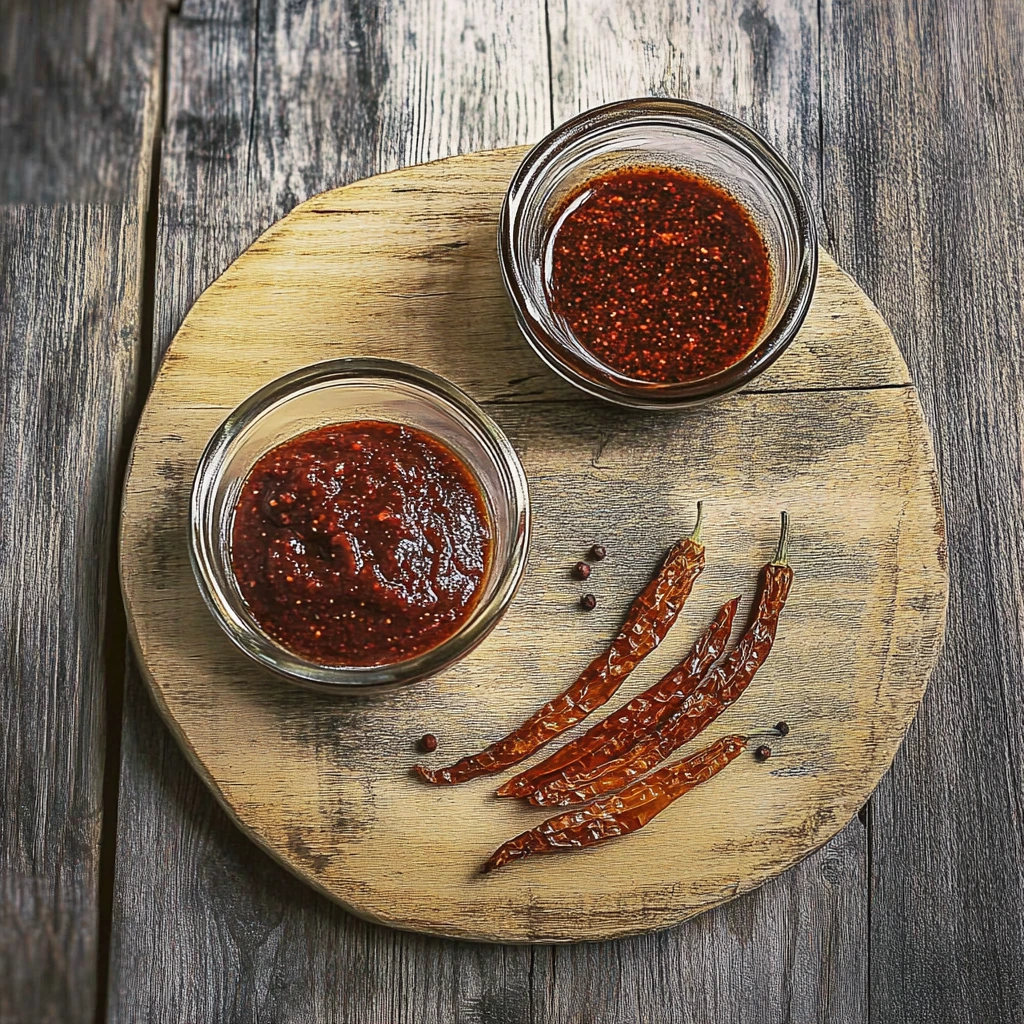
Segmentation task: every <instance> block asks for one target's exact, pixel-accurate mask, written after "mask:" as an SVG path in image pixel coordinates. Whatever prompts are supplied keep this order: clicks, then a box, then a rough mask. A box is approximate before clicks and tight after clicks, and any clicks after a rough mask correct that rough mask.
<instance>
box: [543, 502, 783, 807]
mask: <svg viewBox="0 0 1024 1024" xmlns="http://www.w3.org/2000/svg"><path fill="white" fill-rule="evenodd" d="M788 546H789V516H788V515H787V514H786V513H785V512H783V513H782V533H781V536H780V537H779V546H778V550H777V551H776V554H775V558H774V560H773V561H771V562H769V563H768V565H766V566H765V567H764V569H763V570H762V577H761V593H760V597H759V600H758V607H757V614H756V615H755V616H754V621H753V623H752V624H751V626H750V628H749V629H748V630H747V632H746V633H745V634H744V636H743V639H742V640H740V642H739V644H738V645H737V647H736V650H735V651H733V653H732V654H730V655H729V657H728V658H726V659H725V661H724V662H723V663H722V664H721V665H719V666H718V667H716V668H713V669H711V671H710V672H708V673H707V675H705V676H704V678H703V679H702V680H701V681H700V684H699V686H698V687H697V688H696V689H695V690H693V691H692V692H691V693H689V694H687V695H685V696H682V697H679V698H676V699H674V700H673V701H671V702H669V705H668V706H667V713H666V714H665V715H664V716H663V718H662V721H661V722H660V723H659V724H658V726H657V727H656V728H655V729H653V730H652V731H650V732H649V733H648V734H647V735H645V736H644V737H642V738H641V739H639V740H638V741H637V742H636V743H635V744H634V746H633V747H632V748H631V749H629V750H628V751H626V752H625V753H623V754H621V755H619V756H618V757H614V758H612V759H610V760H606V761H604V762H603V763H599V764H594V765H587V766H584V765H580V764H577V765H573V766H570V767H569V768H567V769H565V770H563V771H562V772H560V773H558V774H557V775H555V776H554V777H552V778H551V780H550V781H549V782H546V783H545V784H544V785H543V786H538V787H537V788H536V789H535V790H534V792H533V793H531V794H530V795H529V796H528V797H527V799H528V800H529V801H530V803H532V804H535V805H537V806H545V807H546V806H556V807H558V806H561V807H564V806H568V805H571V804H579V803H585V802H586V801H588V800H592V799H594V797H596V796H600V795H601V794H602V793H609V792H613V791H615V790H617V789H621V788H622V787H623V786H627V785H629V783H631V782H632V781H633V780H634V779H637V778H639V777H640V776H641V775H644V774H645V773H647V772H649V771H650V770H651V769H652V768H654V767H655V766H656V765H658V764H660V763H661V762H662V761H664V760H665V758H666V757H668V756H669V755H670V754H672V752H673V751H675V750H678V749H679V747H681V746H682V745H683V744H684V743H688V742H689V741H690V740H691V739H693V738H694V737H695V736H697V735H698V734H699V733H701V732H703V730H704V729H706V728H707V727H708V726H709V725H710V724H711V723H712V722H713V721H714V720H715V719H716V718H717V717H718V716H719V715H720V714H721V713H722V712H723V711H724V710H725V709H726V708H727V707H728V706H729V705H730V704H732V703H733V702H735V701H736V700H737V699H738V698H739V697H740V695H741V694H742V693H743V691H744V690H745V689H746V688H747V686H749V685H750V682H751V680H752V679H753V678H754V675H755V674H756V673H757V671H758V669H759V668H760V667H761V666H762V665H763V664H764V662H765V659H766V658H767V657H768V654H769V653H770V652H771V649H772V644H773V642H774V640H775V631H776V629H777V628H778V624H779V615H780V614H781V612H782V609H783V608H784V607H785V604H786V598H787V597H788V595H789V590H790V587H791V586H792V583H793V570H792V569H791V568H790V567H789V565H788V564H787V555H788Z"/></svg>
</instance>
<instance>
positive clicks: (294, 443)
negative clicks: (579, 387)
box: [231, 420, 491, 666]
mask: <svg viewBox="0 0 1024 1024" xmlns="http://www.w3.org/2000/svg"><path fill="white" fill-rule="evenodd" d="M231 550H232V555H231V558H232V568H233V569H234V573H235V576H236V578H237V579H238V583H239V586H240V588H241V590H242V593H243V595H244V597H245V601H246V603H247V604H248V606H249V608H250V610H251V611H252V614H253V616H254V618H255V619H256V621H257V622H258V623H259V625H260V627H261V628H262V629H263V630H264V632H266V633H267V634H269V635H270V636H271V637H273V638H274V639H275V640H277V641H278V643H280V644H282V645H283V646H284V647H287V648H288V649H289V650H291V651H294V652H295V653H297V654H299V655H301V656H303V657H305V658H308V659H310V660H312V661H316V662H319V663H320V664H324V665H352V666H368V665H388V664H393V663H394V662H397V661H403V660H405V659H407V658H411V657H413V656H415V655H417V654H422V653H423V652H425V651H428V650H431V649H433V648H435V647H437V646H438V645H439V644H441V643H443V642H444V641H445V640H447V639H448V638H449V637H450V636H452V635H453V634H454V633H455V632H457V631H458V629H459V627H460V626H461V625H462V623H463V622H465V620H466V619H467V618H468V617H469V615H470V614H471V612H472V611H473V608H474V607H475V605H476V603H477V599H478V597H479V595H480V591H481V589H482V586H483V582H484V579H485V577H486V574H487V570H488V567H489V563H490V557H491V525H490V521H489V519H488V516H487V510H486V503H485V501H484V498H483V495H482V494H481V493H480V488H479V485H478V484H477V482H476V480H475V478H474V477H473V474H472V473H471V471H470V470H469V469H468V468H467V467H466V465H465V464H464V463H463V462H462V461H461V459H460V458H459V457H458V456H457V455H456V454H455V453H454V452H453V451H451V449H449V448H448V447H447V446H445V445H444V444H442V443H441V442H440V441H438V440H437V439H436V438H434V437H431V436H430V435H429V434H425V433H423V432H422V431H419V430H416V429H414V428H412V427H408V426H403V425H400V424H397V423H383V422H378V421H375V420H364V421H359V422H352V423H336V424H332V425H330V426H326V427H321V428H319V429H317V430H312V431H309V432H308V433H305V434H301V435H299V436H298V437H295V438H292V439H291V440H290V441H286V442H285V443H284V444H281V445H279V446H278V447H277V448H274V449H272V450H271V451H269V452H267V454H266V455H264V456H263V457H262V458H261V459H260V460H259V461H258V462H257V463H256V465H255V466H254V467H253V468H252V471H251V472H250V474H249V476H248V478H247V479H246V481H245V485H244V487H243V488H242V493H241V497H240V498H239V500H238V504H237V506H236V508H235V519H234V525H233V527H232V549H231Z"/></svg>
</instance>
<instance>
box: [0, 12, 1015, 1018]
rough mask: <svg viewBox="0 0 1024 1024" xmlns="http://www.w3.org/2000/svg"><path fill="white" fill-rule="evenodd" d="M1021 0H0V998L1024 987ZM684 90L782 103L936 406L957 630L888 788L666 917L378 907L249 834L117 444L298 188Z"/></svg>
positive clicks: (238, 1001) (165, 1014) (777, 1011)
mask: <svg viewBox="0 0 1024 1024" xmlns="http://www.w3.org/2000/svg"><path fill="white" fill-rule="evenodd" d="M1022 51H1024V8H1022V7H1021V5H1020V4H1019V3H1017V2H1015V0H922V2H921V3H918V4H914V3H911V2H909V0H905V2H904V3H890V2H882V0H851V2H848V3H842V2H839V0H768V2H767V3H765V4H762V3H759V2H757V0H749V2H747V3H745V4H744V3H738V2H733V0H706V2H703V3H685V2H682V0H680V2H679V3H676V2H674V0H617V2H616V0H579V2H572V0H566V2H561V3H555V2H552V0H547V2H541V0H346V2H344V3H342V2H339V0H322V2H317V0H184V2H183V3H182V4H181V6H180V8H178V9H174V8H169V7H165V6H164V5H162V4H161V3H160V2H159V0H134V2H130V0H78V2H71V0H67V2H64V3H60V2H54V0H49V2H45V0H4V2H2V3H0V203H2V205H0V339H2V347H0V377H2V394H3V404H2V409H0V416H2V431H3V432H2V444H3V447H2V456H0V459H2V461H0V472H2V477H0V479H2V481H3V484H2V490H0V502H2V505H0V507H2V515H0V537H2V557H0V592H2V600H0V617H2V618H0V649H2V667H0V672H2V677H0V764H2V778H0V793H2V796H0V1022H4V1024H6V1022H19V1024H20V1022H26V1024H34V1022H36V1021H60V1022H74V1021H86V1020H93V1019H95V1020H102V1019H110V1020H116V1021H128V1020H139V1021H164V1020H166V1021H202V1022H213V1021H221V1020H231V1021H257V1020H260V1021H283V1020H310V1021H320V1020H323V1021H335V1020H337V1021H353V1022H360V1024H362V1022H370V1021H381V1022H388V1024H390V1022H397V1021H414V1022H417V1024H418V1022H423V1021H445V1022H447V1021H467V1022H468V1021H474V1022H497V1021H502V1022H506V1021H507V1022H515V1021H526V1020H531V1021H545V1022H547V1021H594V1022H612V1021H615V1022H621V1021H677V1020H687V1021H689V1020H694V1021H709V1022H716V1021H724V1020H743V1021H788V1020H798V1021H824V1020H829V1021H831V1020H837V1021H862V1020H865V1019H868V1018H869V1017H870V1018H871V1019H874V1020H886V1021H888V1020H893V1021H904V1020H929V1021H966V1020H972V1021H983V1022H1002V1021H1007V1022H1011V1021H1019V1020H1022V1019H1024V952H1022V950H1024V767H1022V766H1024V673H1022V670H1021V664H1022V654H1024V652H1022V646H1024V644H1022V639H1021V633H1022V626H1024V528H1022V497H1024V495H1022V488H1024V479H1022V477H1024V454H1022V451H1024V448H1022V443H1024V425H1022V416H1024V364H1022V354H1024V351H1022V350H1024V310H1022V307H1021V299H1020V290H1019V289H1020V281H1021V280H1022V279H1024V119H1022V116H1021V109H1022V105H1024V62H1022V59H1021V55H1022ZM639 94H661V95H679V96H689V97H692V98H695V99H697V100H701V101H704V102H708V103H711V104H714V105H717V106H720V107H723V108H725V109H727V110H730V111H732V112H734V113H736V114H738V115H739V116H740V117H743V118H745V119H747V120H749V121H750V122H751V123H753V124H754V125H755V126H756V127H758V128H760V129H762V130H763V131H765V132H766V133H767V134H768V136H769V137H770V138H771V139H773V140H774V141H775V142H776V143H777V144H778V145H779V146H780V147H781V148H782V150H783V152H784V153H786V154H787V155H788V157H789V158H790V160H791V161H792V163H793V164H794V165H795V167H796V168H797V169H798V171H799V173H800V174H801V176H802V178H803V180H804V182H805V184H806V185H807V187H808V190H809V191H810V193H811V195H812V197H813V200H814V203H815V206H816V208H817V210H818V211H819V227H820V228H821V231H822V237H823V240H824V242H825V244H826V246H827V247H828V248H829V250H830V251H831V252H832V253H833V255H835V256H836V257H837V259H839V261H840V262H841V263H842V264H843V265H844V266H845V267H846V268H847V269H848V270H850V271H851V272H852V273H853V274H854V275H855V276H856V277H857V278H858V280H859V281H860V283H861V284H862V286H863V287H864V288H865V289H866V290H867V292H868V293H869V294H870V295H871V296H872V298H873V299H874V300H875V302H876V303H877V304H878V305H879V307H880V308H881V310H882V312H883V313H884V314H885V316H886V317H887V319H888V320H889V323H890V324H891V325H892V327H893V329H894V331H895V333H896V337H897V340H898V341H899V343H900V345H901V347H902V349H903V352H904V355H905V356H906V359H907V361H908V363H909V364H910V367H911V370H912V373H913V375H914V378H915V380H916V382H917V384H918V385H919V387H920V389H921V393H922V398H923V401H924V404H925V408H926V412H927V414H928V416H929V419H930V422H931V424H932V429H933V431H934V437H935V442H936V447H937V451H938V458H939V464H940V468H941V474H942V482H943V487H944V493H945V500H946V512H947V517H948V537H949V557H950V567H951V576H952V596H951V605H950V620H949V630H948V637H947V645H946V650H945V653H944V655H943V658H942V660H941V663H940V667H939V669H938V671H937V673H936V675H935V676H934V678H933V681H932V685H931V688H930V690H929V693H928V695H927V697H926V698H925V702H924V705H923V708H922V710H921V712H920V714H919V716H918V719H917V721H916V723H915V725H914V726H913V728H912V729H911V731H910V734H909V736H908V738H907V740H906V742H905V744H904V746H903V748H902V750H901V752H900V754H899V755H898V756H897V758H896V762H895V764H894V766H893V768H892V771H891V772H890V774H889V775H888V777H887V778H886V779H885V781H884V782H883V783H882V785H881V787H880V788H879V790H878V792H877V793H876V794H875V796H874V797H873V798H872V800H871V801H870V803H869V804H868V805H867V806H866V807H865V808H864V810H863V812H862V813H861V815H860V816H859V818H858V819H855V820H854V821H853V822H852V823H851V824H850V825H849V826H848V827H847V828H846V830H845V831H844V832H842V833H841V834H840V836H839V837H838V838H837V839H836V840H834V841H833V842H832V843H830V844H829V845H828V846H827V847H825V848H824V849H822V850H820V851H818V853H816V854H815V855H814V856H812V857H811V858H809V859H808V860H807V861H806V862H804V863H803V864H801V865H799V866H798V867H796V868H794V869H793V870H791V871H790V872H788V873H787V874H785V875H784V876H782V877H781V878H779V879H777V880H775V881H774V882H771V883H769V884H767V885H766V886H764V887H763V888H762V889H760V890H759V891H757V892H754V893H753V894H751V895H749V896H746V897H743V898H741V899H738V900H736V901H735V902H733V903H731V904H729V905H727V906H725V907H724V908H721V909H719V910H717V911H714V912H712V913H709V914H706V915H705V916H703V917H701V918H699V919H697V920H695V921H692V922H690V923H688V924H686V925H684V926H682V927H679V928H675V929H672V930H670V931H668V932H663V933H661V934H657V935H650V936H647V937H644V938H637V939H631V940H624V941H620V942H615V943H608V944H603V945H582V946H567V947H557V948H556V947H532V948H530V947H500V946H481V945H471V944H465V943H457V942H449V941H441V940H436V939H428V938H423V937H418V936H416V935H412V934H405V933H399V932H393V931H389V930H387V929H384V928H380V927H376V926H373V925H370V924H367V923H365V922H362V921H360V920H357V919H355V918H353V917H351V916H349V915H347V914H346V913H344V912H343V911H342V910H340V909H339V908H338V907H336V906H334V905H332V904H330V903H328V902H327V901H325V900H324V899H322V898H320V897H319V896H317V895H315V894H314V893H313V892H311V891H309V890H307V889H306V888H304V887H303V886H302V885H301V884H300V883H299V882H297V881H296V880H294V879H293V878H292V877H291V876H289V875H287V874H286V873H285V872H284V871H283V870H282V869H280V868H279V867H277V866H276V865H275V864H273V863H272V862H271V861H270V860H268V859H267V858H266V857H265V856H264V855H263V854H261V853H260V852H259V851H258V850H257V849H256V848H255V847H254V846H252V845H251V844H250V843H249V842H248V841H247V840H245V839H244V838H243V837H242V835H241V834H240V833H238V832H237V831H236V830H235V829H234V827H233V826H231V825H230V824H229V823H228V821H227V819H226V818H225V816H224V814H223V813H222V812H221V810H220V809H219V808H218V807H217V805H216V804H215V802H214V800H213V798H212V797H211V796H210V794H209V793H208V792H207V791H206V790H205V789H204V787H203V785H202V784H201V783H200V782H199V780H198V779H197V778H196V777H195V776H194V775H193V774H192V772H191V771H190V770H189V769H188V768H187V767H186V765H185V762H184V759H183V757H182V756H181V754H180V753H179V751H178V749H177V748H176V746H175V744H174V742H173V740H172V739H171V737H170V735H169V733H168V732H167V730H166V729H165V728H164V726H163V725H162V724H161V722H160V720H159V719H158V718H157V716H156V713H155V711H154V710H153V708H152V707H151V705H150V702H149V699H148V697H147V694H146V692H145V690H144V689H143V687H142V685H141V683H140V681H139V679H138V677H137V675H136V673H135V671H134V669H133V667H132V664H131V658H130V656H129V655H128V654H127V651H126V645H125V627H124V616H123V612H122V610H121V606H120V601H119V596H118V588H117V582H116V574H115V573H114V569H113V564H114V563H113V547H114V542H115V536H116V530H115V525H116V521H117V509H118V499H119V490H120V478H121V473H122V469H123V464H124V460H125V456H126V451H127V446H128V444H129V443H130V440H131V436H132V430H133V424H134V422H135V419H136V417H137V413H138V410H139V406H140V403H141V402H142V400H143V397H144V395H145V392H146V388H147V383H148V381H149V379H150V377H151V375H152V368H153V366H154V365H155V364H156V363H157V362H158V360H159V358H160V355H161V353H162V352H163V351H164V349H165V347H166V345H167V344H168V342H169V340H170V338H171V336H172V335H173V333H174V331H175V329H176V328H177V325H178V324H179V323H180V321H181V319H182V317H183V316H184V314H185V312H186V310H187V309H188V307H189V305H190V304H191V303H192V301H193V300H194V299H195V297H196V296H197V295H198V294H199V292H200V291H201V290H202V289H203V288H204V287H205V286H206V285H207V284H208V283H209V282H210V281H211V280H212V279H213V278H214V277H216V275H217V274H219V273H220V271H221V270H222V269H223V268H224V267H225V266H226V265H227V263H228V262H229V261H230V260H231V259H232V258H233V257H234V256H236V255H237V254H238V253H239V252H240V251H241V250H243V249H244V248H245V247H246V246H248V245H249V244H250V242H251V241H252V240H253V239H254V238H255V237H256V235H257V234H258V233H259V232H260V231H261V230H262V229H263V228H265V227H266V226H267V225H268V224H270V223H271V222H272V221H273V220H275V219H276V218H278V217H279V216H281V215H282V214H283V213H285V212H286V211H287V210H289V209H290V208H291V207H292V206H294V205H295V204H296V203H297V202H299V201H300V200H302V199H304V198H306V197H307V196H309V195H311V194H312V193H315V192H318V191H321V190H323V189H326V188H329V187H331V186H334V185H338V184H342V183H345V182H347V181H351V180H353V179H356V178H359V177H363V176H366V175H369V174H372V173H374V172H376V171H379V170H383V169H389V168H393V167H397V166H400V165H403V164H409V163H416V162H420V161H424V160H428V159H431V158H434V157H439V156H444V155H447V154H450V153H456V152H464V151H468V150H472V149H479V148H484V147H492V146H500V145H510V144H514V143H524V142H530V141H533V140H535V139H537V138H539V137H540V136H541V135H543V134H544V133H545V132H546V131H547V130H548V129H549V128H550V127H551V126H552V124H553V123H557V122H559V121H560V120H562V119H564V118H565V117H567V116H569V115H570V114H572V113H574V112H576V111H577V110H579V109H581V108H583V107H587V106H591V105H593V104H596V103H600V102H603V101H606V100H610V99H613V98H619V97H624V96H631V95H639Z"/></svg>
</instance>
